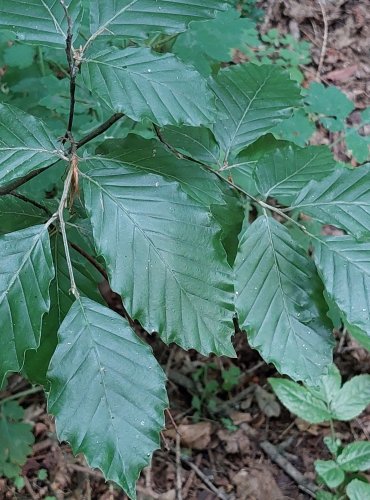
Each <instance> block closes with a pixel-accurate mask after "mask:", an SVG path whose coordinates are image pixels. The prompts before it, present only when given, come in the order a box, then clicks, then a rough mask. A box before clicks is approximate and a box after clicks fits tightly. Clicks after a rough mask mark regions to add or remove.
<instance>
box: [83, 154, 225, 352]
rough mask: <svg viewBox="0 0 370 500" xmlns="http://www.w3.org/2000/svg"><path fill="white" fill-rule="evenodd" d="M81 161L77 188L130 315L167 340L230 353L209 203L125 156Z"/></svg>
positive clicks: (221, 266)
mask: <svg viewBox="0 0 370 500" xmlns="http://www.w3.org/2000/svg"><path fill="white" fill-rule="evenodd" d="M89 165H90V166H91V167H95V168H94V169H93V170H92V171H90V172H89V173H88V174H84V175H83V176H84V193H85V204H86V208H87V210H88V212H89V214H90V217H91V221H92V226H93V232H94V238H95V242H96V247H97V249H98V252H99V254H101V255H102V256H103V257H104V259H105V261H106V263H107V267H108V271H109V275H110V284H111V287H112V289H113V290H114V291H115V292H117V293H119V294H120V295H122V296H123V297H125V306H126V309H127V310H128V311H129V313H130V315H131V316H132V317H134V318H135V319H137V320H139V321H140V323H141V324H142V325H143V326H144V328H145V329H146V330H148V331H157V332H158V333H159V334H160V336H161V337H162V339H163V340H164V341H165V342H167V343H170V342H176V343H178V344H179V345H181V347H183V348H185V349H189V348H194V349H197V350H198V351H199V352H201V353H203V354H209V353H210V352H215V353H217V354H225V355H231V356H233V355H234V349H233V347H232V344H231V340H230V335H231V330H232V321H231V319H232V311H233V294H232V291H233V286H232V283H231V272H230V268H229V266H228V265H227V263H226V255H225V252H224V250H223V248H222V246H221V244H220V242H219V234H218V233H219V226H218V225H217V224H216V223H215V222H214V220H213V219H212V218H211V217H210V213H209V211H207V210H206V209H205V208H204V207H203V206H202V205H201V204H199V203H197V202H195V201H194V200H193V199H191V198H190V197H189V196H187V195H186V194H185V193H184V192H183V191H181V189H180V186H179V184H178V183H177V182H173V181H172V182H169V181H168V180H166V179H164V178H163V177H161V176H159V175H155V174H152V173H147V172H141V171H140V170H139V169H138V168H135V167H134V166H132V165H130V164H128V163H123V162H118V161H117V160H109V159H102V158H95V159H91V160H89ZM97 167H100V168H97ZM112 221H114V223H113V224H112ZM118 249H119V252H118Z"/></svg>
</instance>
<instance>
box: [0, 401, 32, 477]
mask: <svg viewBox="0 0 370 500" xmlns="http://www.w3.org/2000/svg"><path fill="white" fill-rule="evenodd" d="M23 417H24V411H23V408H22V407H21V406H19V404H18V403H17V402H15V401H8V402H4V404H1V405H0V476H6V477H9V478H11V479H12V478H15V477H17V476H18V475H19V474H20V473H21V470H22V465H24V464H25V463H26V460H27V457H28V455H30V454H31V452H32V445H33V443H34V441H35V438H34V436H33V434H32V426H31V425H30V424H28V423H25V422H23Z"/></svg>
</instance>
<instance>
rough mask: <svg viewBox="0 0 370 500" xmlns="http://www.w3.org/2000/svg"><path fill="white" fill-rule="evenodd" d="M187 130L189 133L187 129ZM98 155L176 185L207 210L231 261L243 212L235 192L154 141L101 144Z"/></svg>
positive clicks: (110, 141) (234, 253)
mask: <svg viewBox="0 0 370 500" xmlns="http://www.w3.org/2000/svg"><path fill="white" fill-rule="evenodd" d="M174 128H175V127H174ZM183 128H185V127H183ZM188 128H189V130H191V128H190V127H188ZM194 130H199V129H194ZM204 130H206V129H204ZM98 152H99V153H103V154H105V155H107V156H109V157H111V158H114V159H116V160H119V161H120V162H123V163H126V164H129V165H132V166H135V167H138V168H139V169H140V170H144V171H146V172H151V173H154V174H160V175H162V176H163V177H165V178H166V179H168V180H171V181H172V180H174V181H177V182H178V183H179V184H180V186H181V189H182V190H183V191H185V193H186V194H188V195H189V196H190V197H191V198H193V199H194V200H196V201H197V202H199V203H201V204H202V205H203V206H204V207H205V208H206V209H207V210H211V212H212V214H213V216H214V217H215V219H216V220H217V222H218V223H219V224H220V226H221V227H222V231H223V238H222V240H223V243H224V246H225V249H226V250H227V253H228V256H229V257H230V259H231V261H233V259H234V258H235V255H236V250H237V246H238V234H239V232H240V229H241V224H242V220H243V209H242V207H241V203H240V202H239V198H238V196H237V195H236V194H235V190H233V189H232V188H230V187H229V186H227V185H226V184H225V183H224V182H222V181H221V180H219V179H217V177H216V176H214V175H213V174H212V173H210V172H207V171H206V170H204V169H203V168H202V167H201V166H200V165H197V164H195V163H193V162H190V161H187V160H184V159H181V160H180V159H177V158H176V157H175V156H174V155H173V154H172V153H169V152H168V151H167V150H166V149H164V148H163V147H162V145H161V144H159V143H158V141H154V140H153V141H148V140H144V139H141V138H139V137H137V136H134V135H129V136H128V138H127V139H126V140H107V141H105V142H104V143H103V144H102V145H101V146H100V147H99V149H98Z"/></svg>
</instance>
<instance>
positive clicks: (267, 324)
mask: <svg viewBox="0 0 370 500" xmlns="http://www.w3.org/2000/svg"><path fill="white" fill-rule="evenodd" d="M235 280H236V286H235V288H236V294H237V298H236V308H237V312H238V314H239V322H240V326H241V327H242V328H245V329H246V330H247V331H248V338H249V342H250V344H251V346H252V347H254V348H255V349H257V350H258V351H259V352H260V353H261V356H262V357H263V358H264V359H265V360H266V361H267V362H272V363H274V364H275V365H276V367H277V368H278V370H279V371H280V373H286V374H287V375H289V376H290V377H292V378H293V379H295V380H307V381H310V382H317V378H318V377H319V376H320V375H321V374H322V373H323V372H324V371H325V369H326V367H327V365H328V364H330V362H331V356H332V355H331V347H332V342H331V340H330V331H329V330H328V329H327V327H326V326H325V325H324V324H323V322H322V321H321V318H320V311H319V310H318V307H317V305H316V303H315V300H314V294H315V291H316V288H317V286H318V284H317V276H316V275H315V271H314V266H313V264H312V263H311V262H310V261H309V260H308V258H307V256H306V254H305V252H304V250H303V249H302V248H301V247H300V246H299V245H298V244H297V243H296V242H295V241H294V240H293V239H292V237H291V236H290V234H289V231H288V230H287V229H286V228H285V227H284V226H283V225H281V224H279V223H278V222H277V221H275V220H274V219H273V218H271V217H267V216H261V217H259V218H258V219H257V220H256V221H255V222H254V223H253V224H252V225H251V226H249V227H247V228H246V230H244V231H242V235H241V238H240V246H239V253H238V255H237V258H236V263H235Z"/></svg>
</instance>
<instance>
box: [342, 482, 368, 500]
mask: <svg viewBox="0 0 370 500" xmlns="http://www.w3.org/2000/svg"><path fill="white" fill-rule="evenodd" d="M346 493H347V495H348V498H349V500H364V499H365V498H366V497H367V498H370V484H369V483H365V482H364V481H361V480H360V479H354V480H353V481H351V482H350V483H349V485H348V486H347V488H346Z"/></svg>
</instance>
